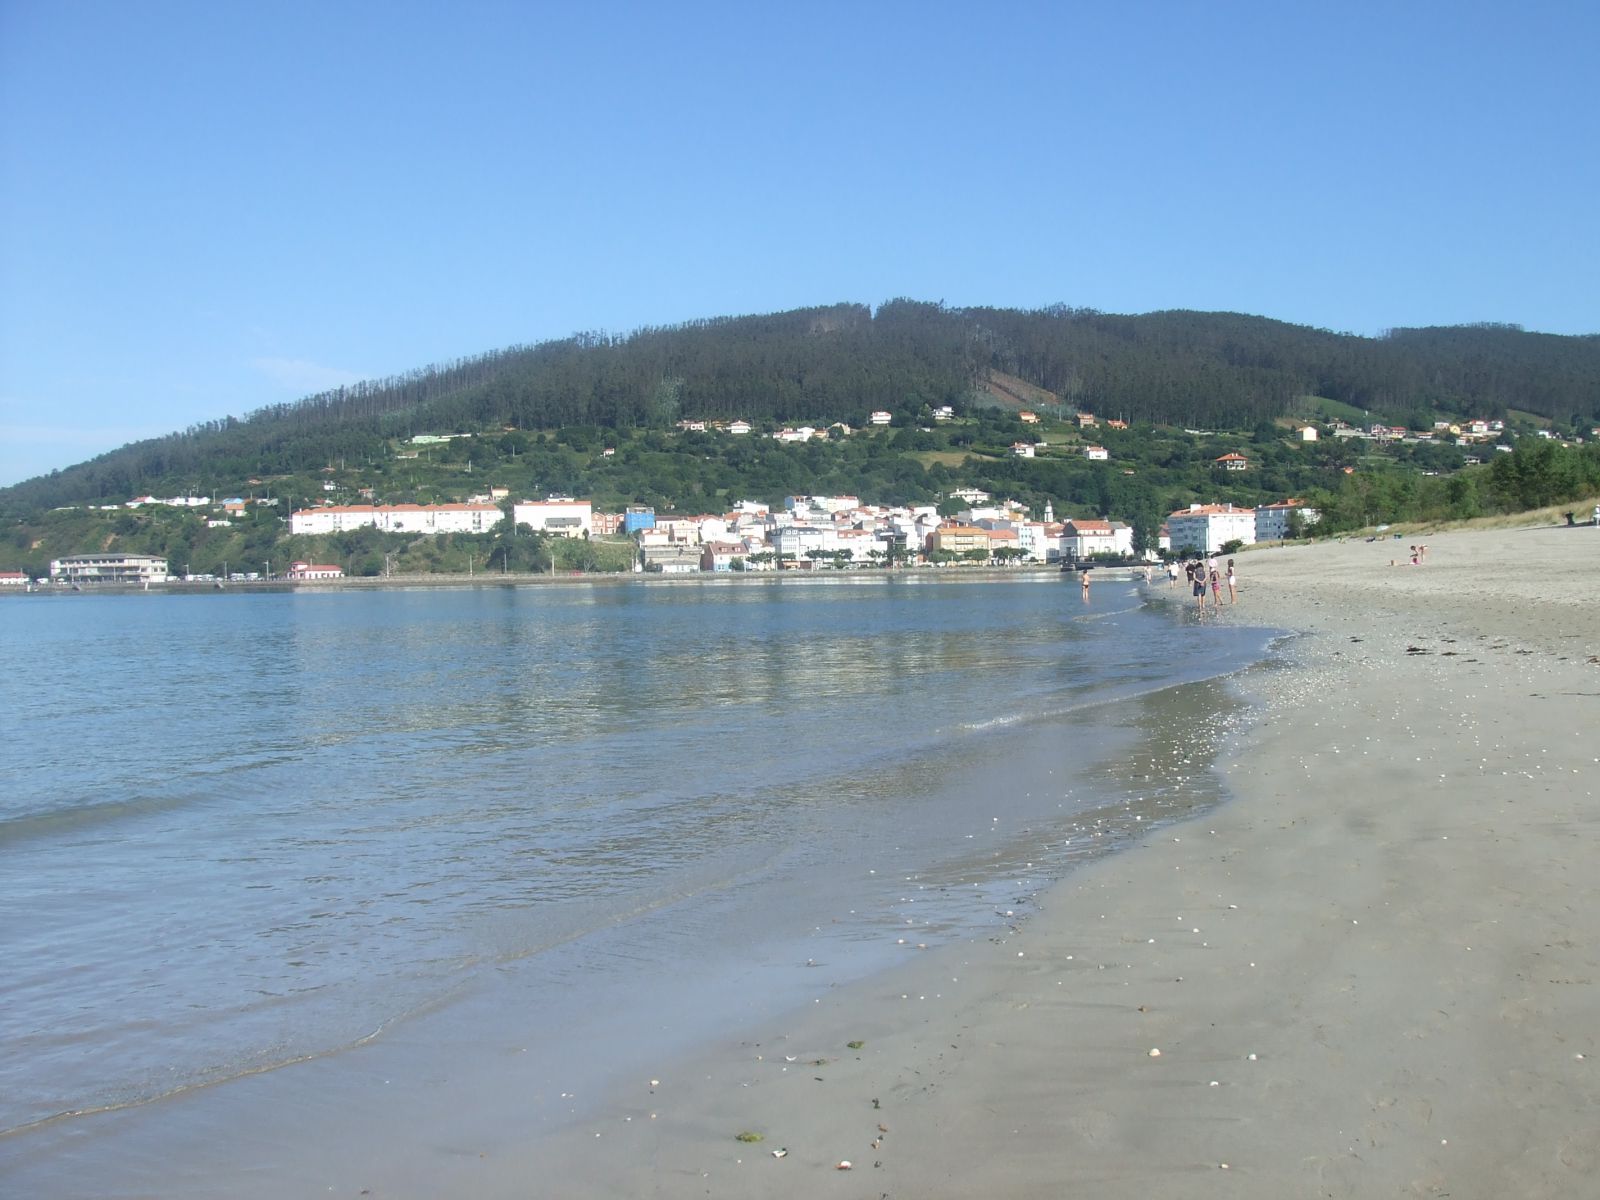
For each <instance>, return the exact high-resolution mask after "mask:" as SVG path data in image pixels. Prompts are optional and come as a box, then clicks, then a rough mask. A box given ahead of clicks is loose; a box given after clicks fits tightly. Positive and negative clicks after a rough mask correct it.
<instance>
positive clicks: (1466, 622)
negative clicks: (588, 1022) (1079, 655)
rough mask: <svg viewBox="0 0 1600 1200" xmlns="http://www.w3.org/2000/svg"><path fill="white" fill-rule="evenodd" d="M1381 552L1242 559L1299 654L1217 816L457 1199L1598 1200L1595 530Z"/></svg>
mask: <svg viewBox="0 0 1600 1200" xmlns="http://www.w3.org/2000/svg"><path fill="white" fill-rule="evenodd" d="M1390 554H1392V549H1391V548H1390V547H1389V546H1388V545H1387V544H1382V543H1379V544H1377V545H1376V546H1373V545H1368V544H1366V543H1350V544H1344V545H1339V544H1325V545H1322V546H1316V547H1306V548H1302V547H1293V548H1284V549H1276V550H1266V551H1260V552H1255V553H1251V554H1248V555H1244V556H1241V557H1240V576H1241V590H1242V601H1241V603H1242V605H1243V608H1242V609H1241V615H1242V614H1243V613H1249V614H1250V616H1251V618H1252V620H1253V621H1259V622H1260V623H1262V624H1267V625H1278V626H1282V627H1286V628H1291V629H1295V630H1297V631H1299V632H1300V633H1301V636H1299V637H1295V638H1292V639H1289V640H1287V641H1286V642H1284V643H1280V646H1279V648H1278V652H1277V654H1276V656H1275V658H1274V660H1272V661H1271V662H1270V663H1269V664H1268V665H1266V666H1264V667H1257V668H1254V669H1252V670H1250V671H1248V672H1246V673H1245V675H1244V676H1243V677H1242V678H1241V680H1240V683H1241V686H1242V687H1243V689H1244V690H1245V691H1246V693H1247V694H1249V695H1250V696H1251V697H1252V698H1253V699H1254V700H1256V701H1257V702H1258V703H1259V704H1260V705H1261V706H1262V707H1261V708H1260V710H1259V713H1258V716H1257V717H1256V719H1255V720H1254V721H1253V723H1252V725H1251V727H1250V729H1249V730H1248V731H1247V732H1246V733H1244V734H1242V735H1240V736H1238V737H1235V738H1233V739H1232V740H1231V741H1230V742H1229V743H1228V744H1227V745H1226V746H1225V753H1224V754H1223V756H1222V759H1223V775H1224V778H1225V780H1226V782H1227V785H1228V787H1229V788H1230V790H1231V792H1232V799H1230V800H1229V801H1227V802H1226V803H1225V804H1224V805H1222V806H1221V807H1220V808H1218V809H1216V810H1213V811H1212V812H1210V813H1208V814H1206V815H1204V816H1202V817H1200V818H1198V819H1196V820H1193V821H1190V822H1188V823H1186V824H1183V825H1178V826H1171V827H1168V828H1166V829H1163V830H1161V831H1160V832H1159V833H1157V834H1156V835H1154V836H1152V837H1148V838H1147V839H1146V840H1145V841H1143V842H1141V843H1139V844H1138V845H1136V846H1134V847H1131V848H1129V849H1127V850H1124V851H1123V852H1121V853H1119V854H1116V855H1113V856H1110V857H1108V858H1105V859H1102V860H1100V861H1099V862H1096V863H1092V864H1089V865H1088V866H1085V867H1083V868H1081V869H1079V870H1078V871H1075V872H1073V873H1072V874H1071V875H1070V876H1069V877H1068V878H1067V879H1065V880H1064V881H1062V882H1061V883H1059V884H1057V885H1056V886H1055V887H1054V888H1053V889H1052V890H1050V891H1048V892H1047V893H1045V894H1044V895H1043V896H1042V897H1040V909H1041V911H1040V913H1039V915H1036V916H1035V917H1033V918H1032V920H1030V921H1029V922H1028V923H1027V924H1025V925H1022V926H1020V927H1019V929H1018V930H1017V931H1016V932H1015V933H1014V934H1012V935H1011V936H1010V937H1008V938H1005V939H1003V940H997V941H993V942H977V941H974V942H969V943H966V944H964V945H953V946H949V947H945V948H942V949H941V950H940V951H939V952H937V953H936V954H930V955H928V956H925V957H923V958H921V959H919V960H918V961H917V962H914V963H912V964H909V965H907V966H906V967H903V968H898V969H896V970H895V971H893V972H891V973H890V974H889V975H888V976H885V977H883V978H880V979H877V980H872V981H867V982H864V983H862V984H859V985H853V986H851V987H848V988H844V989H841V990H840V991H839V992H838V993H836V994H833V995H830V996H828V997H826V998H824V999H822V1000H820V1001H819V1002H818V1003H817V1004H815V1005H814V1006H813V1008H812V1009H811V1010H809V1011H805V1012H801V1013H798V1014H789V1015H788V1017H786V1018H781V1019H776V1020H774V1021H771V1022H768V1023H766V1024H765V1025H764V1026H763V1027H762V1029H761V1030H760V1031H759V1032H757V1033H756V1034H754V1035H753V1037H752V1040H750V1041H748V1042H740V1043H730V1044H725V1045H722V1046H719V1047H714V1048H709V1049H708V1050H707V1051H706V1052H705V1054H703V1055H702V1056H700V1057H699V1058H697V1059H695V1060H693V1061H686V1062H682V1063H679V1064H677V1065H676V1067H675V1075H674V1077H673V1078H671V1079H663V1080H662V1082H661V1084H660V1086H658V1087H652V1086H648V1085H649V1084H650V1083H651V1080H649V1079H645V1078H641V1080H640V1082H639V1084H638V1086H637V1087H636V1088H635V1089H634V1091H633V1093H632V1094H631V1095H629V1096H619V1097H616V1098H614V1101H613V1105H612V1108H611V1111H610V1112H608V1113H606V1114H605V1115H604V1116H601V1117H596V1118H595V1119H593V1120H591V1121H588V1122H585V1123H583V1125H582V1127H580V1128H574V1129H572V1130H570V1131H568V1132H567V1133H565V1134H563V1135H560V1136H557V1137H554V1138H548V1139H544V1140H542V1141H541V1142H538V1143H533V1144H529V1145H526V1146H524V1147H522V1148H521V1150H520V1151H519V1152H518V1153H515V1154H509V1155H504V1156H501V1157H500V1158H499V1161H497V1162H494V1163H492V1164H491V1163H485V1164H484V1165H483V1166H482V1168H481V1169H480V1170H476V1171H473V1172H471V1173H470V1179H463V1180H460V1181H458V1182H462V1183H467V1184H468V1185H469V1186H470V1187H471V1189H472V1190H473V1191H474V1192H475V1193H476V1194H482V1195H495V1196H498V1195H507V1196H509V1195H513V1194H522V1193H525V1192H526V1191H527V1190H528V1189H529V1188H530V1187H534V1188H535V1189H538V1188H540V1187H541V1185H551V1184H553V1185H555V1190H557V1191H561V1192H565V1193H569V1194H588V1195H597V1194H631V1195H655V1196H663V1197H674V1196H689V1195H691V1194H692V1195H696V1196H704V1195H711V1196H741V1195H751V1194H760V1195H765V1196H774V1197H785V1196H795V1197H801V1196H812V1195H818V1194H824V1195H834V1194H836V1195H840V1196H855V1195H887V1196H933V1197H938V1196H948V1197H956V1196H970V1195H997V1196H1008V1197H1041V1198H1042V1197H1047V1196H1049V1197H1054V1196H1057V1195H1060V1194H1062V1192H1063V1189H1068V1190H1071V1189H1073V1188H1081V1189H1084V1190H1085V1191H1087V1192H1088V1193H1089V1194H1093V1195H1096V1196H1102V1197H1107V1196H1109V1197H1121V1196H1126V1197H1130V1198H1131V1197H1145V1196H1150V1195H1164V1196H1207V1197H1209V1196H1229V1197H1248V1198H1256V1197H1259V1198H1261V1200H1268V1198H1277V1197H1285V1196H1306V1197H1311V1196H1327V1195H1334V1196H1351V1197H1360V1196H1369V1195H1387V1194H1396V1195H1417V1196H1444V1195H1449V1196H1452V1197H1455V1198H1457V1200H1460V1198H1461V1197H1483V1198H1484V1200H1490V1198H1497V1197H1504V1196H1511V1195H1516V1196H1522V1197H1575V1196H1579V1195H1588V1194H1593V1191H1594V1190H1596V1189H1597V1188H1600V1120H1597V1119H1596V1117H1595V1115H1594V1114H1595V1111H1596V1106H1597V1100H1600V1077H1597V1076H1596V1074H1595V1059H1596V1055H1597V1053H1600V990H1597V986H1600V979H1597V977H1600V961H1597V952H1596V945H1597V942H1600V939H1597V937H1596V934H1597V931H1600V882H1597V880H1596V878H1595V874H1594V872H1593V870H1592V867H1593V861H1594V854H1593V846H1594V842H1595V835H1596V833H1597V832H1600V816H1597V811H1596V806H1595V788H1596V785H1595V783H1594V782H1593V781H1594V780H1595V779H1596V778H1600V766H1597V765H1596V764H1597V763H1600V757H1597V752H1596V747H1595V745H1594V743H1593V736H1594V734H1593V731H1594V729H1595V728H1597V727H1600V673H1597V672H1600V666H1597V665H1596V664H1595V663H1594V662H1593V661H1591V657H1590V656H1592V655H1595V654H1596V653H1600V619H1597V614H1596V607H1595V606H1594V604H1593V601H1592V598H1591V597H1590V596H1589V595H1588V594H1587V589H1589V588H1590V587H1591V586H1592V583H1593V580H1594V578H1595V575H1594V569H1595V567H1596V566H1597V565H1600V539H1596V540H1595V541H1594V542H1593V543H1589V542H1579V541H1574V540H1573V539H1572V537H1571V536H1570V535H1569V534H1568V533H1567V532H1566V531H1555V530H1548V529H1546V530H1528V531H1520V530H1519V531H1505V532H1494V533H1477V532H1472V533H1459V534H1449V535H1441V536H1438V537H1435V538H1434V540H1433V544H1432V545H1431V547H1430V561H1429V565H1428V566H1426V567H1422V568H1410V567H1395V568H1390V567H1388V566H1387V560H1388V556H1389V555H1390ZM1379 555H1381V556H1382V557H1381V559H1380V558H1379V557H1378V556H1379ZM1508 560H1511V561H1514V562H1515V564H1516V566H1515V569H1513V570H1510V571H1507V570H1505V569H1503V568H1504V565H1505V563H1506V562H1507V561H1508ZM1508 627H1514V628H1515V632H1511V630H1510V628H1508ZM1501 630H1504V631H1505V632H1504V634H1503V635H1502V634H1501V633H1499V632H1498V631H1501ZM854 1042H860V1043H861V1045H860V1046H859V1047H852V1045H851V1043H854ZM1152 1050H1160V1051H1161V1053H1160V1055H1159V1056H1154V1055H1152V1054H1151V1051H1152ZM791 1057H793V1058H794V1059H795V1060H796V1062H797V1064H798V1066H799V1067H800V1068H803V1069H798V1070H797V1069H796V1067H795V1066H792V1065H790V1064H789V1061H788V1060H789V1059H790V1058H791ZM786 1067H787V1068H788V1069H785V1068H786ZM746 1130H748V1131H750V1132H751V1133H758V1134H760V1135H761V1136H762V1139H763V1140H762V1141H760V1142H757V1143H741V1142H738V1141H736V1140H734V1138H735V1134H736V1133H738V1132H740V1131H746ZM773 1150H785V1151H786V1153H785V1154H784V1156H783V1157H782V1158H775V1157H774V1156H773V1153H772V1152H773ZM846 1161H848V1162H849V1163H850V1164H851V1167H850V1169H849V1171H842V1170H840V1169H839V1164H840V1163H841V1162H846ZM863 1174H865V1176H866V1178H864V1179H863V1178H862V1175H863ZM415 1194H421V1193H420V1192H418V1193H415Z"/></svg>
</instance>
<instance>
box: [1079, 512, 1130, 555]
mask: <svg viewBox="0 0 1600 1200" xmlns="http://www.w3.org/2000/svg"><path fill="white" fill-rule="evenodd" d="M1061 552H1062V553H1063V554H1067V555H1071V556H1072V557H1073V558H1093V557H1094V556H1095V555H1097V554H1116V555H1131V554H1132V553H1133V529H1132V528H1131V527H1129V526H1127V525H1123V524H1121V523H1120V522H1113V521H1097V520H1081V519H1080V520H1072V521H1067V522H1066V523H1065V524H1064V525H1063V526H1062V530H1061Z"/></svg>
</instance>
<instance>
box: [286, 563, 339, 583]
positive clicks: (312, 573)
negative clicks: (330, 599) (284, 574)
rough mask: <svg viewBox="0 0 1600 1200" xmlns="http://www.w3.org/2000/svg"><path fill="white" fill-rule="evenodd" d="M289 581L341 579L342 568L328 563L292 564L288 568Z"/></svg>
mask: <svg viewBox="0 0 1600 1200" xmlns="http://www.w3.org/2000/svg"><path fill="white" fill-rule="evenodd" d="M289 578H290V579H343V578H344V571H343V569H342V568H340V567H337V566H334V565H332V564H329V563H303V562H297V563H293V564H292V565H291V566H290V567H289Z"/></svg>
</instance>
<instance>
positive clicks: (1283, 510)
mask: <svg viewBox="0 0 1600 1200" xmlns="http://www.w3.org/2000/svg"><path fill="white" fill-rule="evenodd" d="M1291 513H1299V514H1300V520H1301V521H1302V522H1303V523H1305V524H1307V525H1315V524H1316V523H1317V522H1318V521H1319V520H1321V519H1322V514H1321V513H1319V512H1318V511H1317V510H1316V509H1314V508H1312V507H1311V506H1310V505H1308V504H1306V503H1305V502H1304V501H1301V500H1294V499H1289V500H1282V501H1279V502H1278V503H1277V504H1263V505H1261V507H1259V508H1257V509H1256V541H1258V542H1281V541H1282V540H1283V539H1284V538H1286V537H1288V536H1289V516H1290V514H1291Z"/></svg>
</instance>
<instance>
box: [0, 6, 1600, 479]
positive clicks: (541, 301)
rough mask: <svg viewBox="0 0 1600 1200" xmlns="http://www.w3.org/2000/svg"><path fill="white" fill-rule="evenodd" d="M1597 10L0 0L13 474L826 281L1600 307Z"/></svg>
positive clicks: (837, 293)
mask: <svg viewBox="0 0 1600 1200" xmlns="http://www.w3.org/2000/svg"><path fill="white" fill-rule="evenodd" d="M769 9H770V10H771V11H768V10H769ZM1596 44H1600V5H1595V4H1592V3H1582V2H1570V3H1523V4H1518V5H1516V6H1512V5H1510V4H1497V5H1488V4H1475V3H1448V4H1444V3H1394V2H1390V3H1384V4H1366V3H1341V4H1337V5H1335V4H1319V5H1300V4H1284V3H1282V2H1281V0H1279V2H1277V3H1263V4H1246V3H1227V2H1219V3H1207V4H1198V3H1195V4H1178V3H1128V4H1104V3H1092V4H1074V3H1054V4H1043V3H1041V4H1022V3H997V4H994V5H989V6H978V5H974V4H972V3H970V2H966V3H949V4H947V3H942V2H939V0H932V2H930V0H923V2H921V3H904V4H902V3H855V4H835V3H830V2H828V0H821V2H817V3H812V4H809V5H803V6H802V5H789V6H781V9H780V6H767V5H752V4H749V3H738V4H709V3H693V2H690V0H685V2H682V3H674V4H671V5H666V4H650V5H645V4H607V3H593V2H586V3H584V4H583V5H581V6H579V5H576V4H572V5H560V6H557V5H540V4H533V3H482V2H472V0H466V2H462V3H454V4H451V5H448V6H446V5H443V4H438V3H432V4H421V3H406V2H403V0H402V2H390V3H381V4H380V3H358V2H350V0H347V2H342V3H341V2H337V0H335V2H331V3H330V2H327V0H324V2H322V3H315V4H311V3H296V2H293V0H289V2H285V3H274V4H271V5H255V6H246V5H234V4H217V3H214V2H210V3H187V2H171V0H151V2H147V3H140V4H128V3H110V2H106V0H91V2H86V0H0V484H5V483H11V482H15V481H17V480H19V479H22V478H25V477H28V476H31V475H34V474H37V473H40V472H42V471H47V470H50V469H52V468H56V467H63V466H67V465H70V464H72V463H75V462H79V461H81V460H83V459H85V458H88V457H91V456H93V455H94V454H97V453H101V452H103V451H105V450H109V449H112V448H114V447H116V446H118V445H121V444H122V443H124V442H126V441H128V440H131V439H134V438H138V437H144V436H151V435H154V434H159V433H165V432H168V431H171V430H173V429H178V428H182V427H184V426H186V425H188V424H190V423H192V422H196V421H202V420H207V419H210V418H214V417H220V416H223V415H227V414H243V413H246V412H249V411H251V410H253V409H256V408H259V407H261V406H263V405H266V404H274V403H279V402H283V401H290V400H294V399H297V398H299V397H301V396H304V395H306V394H308V393H311V392H314V391H318V390H321V389H322V388H325V387H328V386H331V385H335V384H338V383H340V382H348V381H353V380H356V379H360V378H368V377H374V376H383V375H389V374H393V373H398V372H403V371H406V370H409V369H411V368H413V367H418V366H422V365H425V364H427V363H430V362H437V361H441V360H446V359H450V358H454V357H457V356H461V355H470V354H475V353H478V352H481V351H484V350H489V349H494V348H498V347H501V346H505V345H510V344H513V343H531V342H537V341H542V340H545V339H548V338H556V337H565V336H567V335H569V334H571V333H574V332H577V331H580V330H601V329H603V330H609V331H612V332H626V331H628V330H631V329H635V328H638V327H640V326H642V325H663V324H672V323H675V322H679V321H684V320H691V319H694V318H698V317H708V316H719V315H727V314H737V313H749V312H769V311H775V310H780V309H785V308H792V307H796V306H800V305H807V304H826V303H832V302H835V301H839V300H853V301H861V302H865V303H869V304H877V303H880V302H882V301H884V300H887V299H890V298H893V297H896V296H910V297H915V298H917V299H923V300H943V301H945V302H947V303H949V304H953V305H968V304H985V305H999V306H1016V307H1033V306H1039V305H1045V304H1052V303H1058V302H1059V303H1066V304H1070V305H1075V306H1086V307H1092V308H1098V309H1102V310H1104V311H1108V312H1147V311H1152V310H1156V309H1164V308H1197V309H1225V310H1233V311H1241V312H1251V313H1260V314H1263V315H1267V316H1272V317H1277V318H1280V319H1283V320H1288V321H1294V322H1299V323H1303V324H1308V325H1316V326H1322V327H1326V328H1330V329H1336V330H1344V331H1350V332H1355V333H1363V334H1373V333H1377V332H1380V331H1381V330H1383V329H1385V328H1389V327H1392V326H1401V325H1424V324H1454V323H1459V322H1464V321H1514V322H1517V323H1520V324H1522V325H1524V326H1526V327H1527V328H1530V329H1538V330H1543V331H1547V332H1552V333H1590V332H1600V282H1597V281H1600V250H1597V244H1600V228H1597V225H1600V223H1597V220H1596V214H1597V213H1600V167H1597V161H1600V154H1597V151H1596V149H1595V147H1596V146H1597V145H1600V83H1597V79H1600V73H1597V72H1596V71H1595V70H1594V67H1593V59H1592V56H1593V52H1594V47H1595V45H1596Z"/></svg>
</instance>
